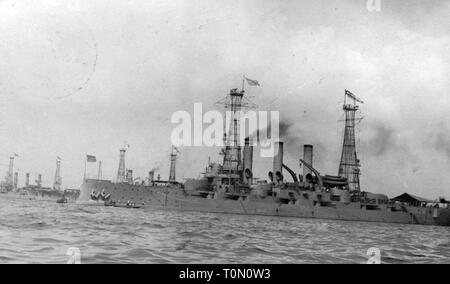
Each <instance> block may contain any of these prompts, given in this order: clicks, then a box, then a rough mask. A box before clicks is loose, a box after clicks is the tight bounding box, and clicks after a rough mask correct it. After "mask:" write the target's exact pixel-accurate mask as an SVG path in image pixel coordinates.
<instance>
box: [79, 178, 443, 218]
mask: <svg viewBox="0 0 450 284" xmlns="http://www.w3.org/2000/svg"><path fill="white" fill-rule="evenodd" d="M99 192H102V193H103V194H104V195H109V200H111V201H114V202H117V203H122V204H125V203H133V204H138V205H139V206H141V207H142V208H160V209H168V210H181V211H198V212H208V213H229V214H244V215H264V216H280V217H297V218H317V219H330V220H346V221H365V222H383V223H398V224H420V225H437V226H450V210H449V209H448V208H447V209H443V208H425V207H406V208H405V210H404V211H391V209H390V208H389V207H388V206H384V207H381V209H378V210H369V209H367V208H366V207H365V206H363V205H361V204H359V203H350V204H344V203H338V204H335V205H334V206H318V205H316V206H313V205H312V203H309V202H305V201H303V202H295V203H292V202H291V203H289V204H284V203H280V202H276V200H275V199H271V198H266V199H262V200H260V199H257V198H246V199H245V200H230V199H215V198H203V197H200V196H192V195H190V194H188V193H186V192H185V191H183V189H181V188H179V187H176V186H133V185H129V184H114V183H111V182H109V181H97V180H88V181H86V182H85V183H83V185H82V186H81V188H80V196H79V198H78V200H77V203H78V204H90V205H103V202H102V201H101V200H93V199H92V196H93V193H99ZM94 195H95V194H94Z"/></svg>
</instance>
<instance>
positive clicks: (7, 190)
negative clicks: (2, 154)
mask: <svg viewBox="0 0 450 284" xmlns="http://www.w3.org/2000/svg"><path fill="white" fill-rule="evenodd" d="M16 157H18V155H17V154H14V155H12V156H11V157H10V158H9V167H8V171H7V172H6V176H5V179H4V180H3V181H2V182H1V183H0V193H3V194H5V195H7V196H8V197H11V198H22V199H30V200H38V201H57V202H58V203H68V202H71V203H73V202H75V201H76V200H77V198H78V196H79V194H80V190H79V189H70V188H66V189H62V178H61V158H59V157H57V158H56V170H55V178H54V181H53V185H52V187H45V186H43V185H42V181H43V180H42V174H40V173H37V178H36V180H35V183H34V184H31V183H30V173H26V174H25V184H24V186H23V187H19V186H18V180H19V173H18V172H14V160H15V158H16ZM13 173H14V174H13Z"/></svg>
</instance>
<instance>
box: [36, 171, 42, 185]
mask: <svg viewBox="0 0 450 284" xmlns="http://www.w3.org/2000/svg"><path fill="white" fill-rule="evenodd" d="M36 185H37V186H39V187H40V186H41V185H42V174H38V178H37V180H36Z"/></svg>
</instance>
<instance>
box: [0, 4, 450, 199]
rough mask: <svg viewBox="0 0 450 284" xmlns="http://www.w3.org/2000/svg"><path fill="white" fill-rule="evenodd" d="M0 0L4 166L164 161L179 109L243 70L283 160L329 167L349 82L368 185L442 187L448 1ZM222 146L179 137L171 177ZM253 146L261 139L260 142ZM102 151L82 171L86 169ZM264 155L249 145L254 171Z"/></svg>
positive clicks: (106, 171)
mask: <svg viewBox="0 0 450 284" xmlns="http://www.w3.org/2000/svg"><path fill="white" fill-rule="evenodd" d="M380 7H381V9H380V11H369V10H368V9H367V1H366V0H347V1H345V0H339V1H337V0H336V1H330V0H319V1H318V0H311V1H309V0H308V1H298V0H297V1H294V0H286V1H275V0H241V1H236V0H213V1H211V0H184V1H183V0H172V1H162V0H145V1H144V0H142V1H141V0H133V1H107V0H86V1H82V0H79V1H77V0H70V1H69V0H67V1H64V0H62V1H50V0H45V1H44V0H41V1H39V0H32V1H31V0H29V1H27V0H22V1H13V0H0V38H1V39H2V40H1V41H0V55H1V61H0V144H1V147H0V175H1V177H2V176H3V173H6V170H7V166H8V158H9V156H10V155H11V154H12V153H17V154H19V157H17V158H16V161H15V162H16V163H15V170H17V171H18V172H19V185H20V184H23V182H24V175H25V173H26V172H29V173H31V175H32V179H34V178H35V177H36V175H37V174H38V173H42V174H43V178H44V185H47V186H50V185H51V183H52V181H53V176H54V171H55V159H56V157H57V156H59V157H61V158H62V169H61V174H62V178H63V187H70V188H76V187H78V186H79V185H80V184H81V181H82V177H83V172H84V158H85V155H86V154H92V155H95V156H96V157H97V159H99V160H102V162H103V177H104V178H107V179H113V178H114V177H115V175H116V172H117V167H118V163H119V161H118V159H119V149H120V148H121V147H123V146H124V144H129V145H130V148H129V149H128V151H127V159H126V166H127V168H131V169H133V170H134V174H135V177H136V176H141V177H145V176H146V173H147V172H148V170H149V169H152V168H158V169H159V173H160V174H161V176H162V178H163V179H164V178H167V176H168V172H169V156H168V155H169V153H170V150H171V142H170V134H171V131H172V129H173V128H174V127H175V126H176V125H173V124H171V122H170V118H171V116H172V114H173V113H174V112H175V111H178V110H185V111H188V112H190V113H192V112H193V105H194V103H196V102H201V103H203V109H204V111H207V110H212V109H217V108H216V106H215V105H214V104H215V102H217V101H219V100H221V99H222V98H223V97H225V95H226V94H227V93H228V91H229V90H230V89H232V88H237V87H240V85H241V80H242V75H243V74H246V75H247V76H248V77H250V78H252V79H256V80H258V81H259V82H260V84H261V86H260V87H249V88H248V90H247V95H248V96H249V97H250V98H251V100H252V101H253V102H254V103H256V104H257V105H258V107H259V109H260V110H278V111H280V116H281V120H282V122H283V125H285V126H286V129H285V130H286V134H285V136H284V137H283V139H284V140H285V143H286V145H285V152H286V153H285V163H286V164H287V165H288V166H289V167H291V168H292V169H293V170H294V171H296V172H301V170H300V168H299V165H298V159H299V158H300V157H301V156H302V145H303V144H313V145H314V147H315V148H314V151H315V152H314V166H315V167H316V168H317V169H318V170H319V171H320V172H321V173H323V174H337V171H338V166H339V159H340V151H341V147H342V134H343V127H344V125H343V122H342V121H341V120H342V119H343V111H342V103H343V97H344V90H345V89H348V90H350V91H352V92H353V93H354V94H356V95H357V96H358V97H360V98H361V99H362V100H363V101H364V104H362V105H361V106H360V110H361V111H360V113H359V116H360V117H362V118H363V119H362V120H361V122H360V123H359V124H358V131H357V136H358V139H357V140H358V144H357V147H358V155H359V158H360V160H361V164H362V167H361V187H362V190H365V191H371V192H379V193H385V194H388V195H389V196H395V195H398V194H401V193H403V192H409V193H412V194H416V195H420V196H423V197H427V198H437V197H439V196H444V197H450V175H449V174H448V172H449V170H450V119H449V118H448V110H449V109H450V98H449V94H450V84H449V78H450V77H449V75H450V53H449V52H448V51H449V44H450V22H449V21H448V15H449V14H450V2H449V1H445V0H443V1H437V0H434V1H433V0H409V1H395V0H381V6H380ZM218 150H219V149H217V148H204V147H182V148H181V149H180V152H181V154H180V157H179V159H178V161H177V178H178V179H179V180H182V179H183V178H188V177H198V176H199V174H200V173H201V172H202V171H203V170H204V167H205V166H206V163H207V160H208V157H209V156H210V157H211V158H212V160H217V161H219V159H220V156H219V155H218V152H219V151H218ZM255 153H259V151H258V152H255ZM96 167H97V165H96V164H89V165H88V168H87V172H88V174H89V175H91V176H95V173H96ZM271 168H272V161H271V160H270V159H267V158H266V159H264V158H260V157H258V155H256V154H255V165H254V170H255V176H258V177H260V178H262V179H265V178H266V177H267V172H268V171H269V170H271Z"/></svg>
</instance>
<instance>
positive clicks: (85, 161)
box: [83, 154, 87, 182]
mask: <svg viewBox="0 0 450 284" xmlns="http://www.w3.org/2000/svg"><path fill="white" fill-rule="evenodd" d="M86 163H87V154H86V157H85V158H84V177H83V182H85V181H86Z"/></svg>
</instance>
